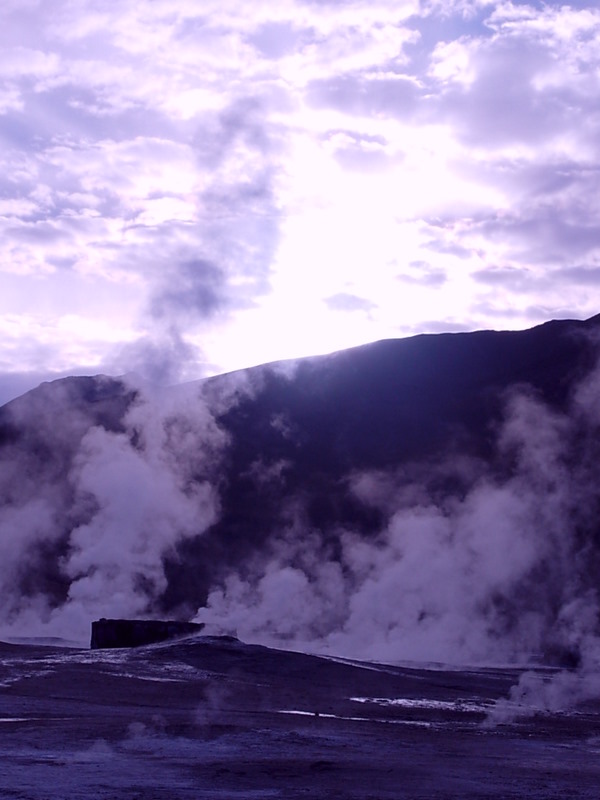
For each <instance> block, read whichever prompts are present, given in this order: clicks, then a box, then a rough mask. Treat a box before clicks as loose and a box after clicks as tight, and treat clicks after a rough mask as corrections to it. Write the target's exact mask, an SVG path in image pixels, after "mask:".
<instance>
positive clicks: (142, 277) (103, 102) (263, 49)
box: [0, 0, 600, 376]
mask: <svg viewBox="0 0 600 800" xmlns="http://www.w3.org/2000/svg"><path fill="white" fill-rule="evenodd" d="M0 13H1V14H2V22H3V25H2V30H3V32H2V34H0V36H3V37H4V38H5V44H6V46H5V47H4V48H3V50H2V66H3V69H2V78H1V79H0V114H1V115H2V125H1V126H0V136H1V137H2V141H3V143H4V147H3V149H2V155H1V156H0V173H1V175H2V178H0V232H1V233H2V237H1V242H2V244H1V245H0V270H2V275H3V276H5V275H7V274H10V275H16V276H19V277H18V283H19V285H20V287H21V288H20V292H19V294H20V296H21V298H22V299H21V300H20V301H19V309H18V311H15V310H14V306H13V305H12V299H11V300H9V299H5V298H0V316H5V315H8V314H9V313H13V314H17V315H18V316H19V317H20V323H21V324H20V326H19V327H20V329H21V331H22V336H23V339H22V342H23V350H22V355H21V356H19V350H18V348H17V349H15V350H14V351H13V350H11V360H10V364H9V369H10V370H11V371H14V372H17V371H20V372H26V371H28V370H34V369H37V366H36V365H34V364H32V363H30V361H29V360H28V355H27V354H28V341H29V340H30V339H31V337H33V336H36V335H37V332H38V331H39V329H40V327H43V328H44V331H45V333H44V345H46V344H47V345H48V353H49V354H52V355H49V358H50V359H51V363H50V364H49V368H50V369H51V370H62V368H63V365H64V363H66V362H69V363H70V364H71V368H72V369H73V370H76V369H77V368H78V367H79V366H81V364H83V363H85V364H90V365H95V367H96V368H97V369H105V368H107V367H108V366H109V365H110V364H112V363H113V362H114V361H115V359H118V358H119V354H121V356H123V355H124V354H126V353H130V354H131V356H132V359H134V361H135V363H136V364H138V363H139V353H140V352H142V351H143V350H144V347H145V346H146V345H147V343H148V342H149V341H155V340H164V341H165V342H166V343H167V344H166V347H165V350H168V348H169V346H170V345H168V341H169V335H170V334H169V333H168V332H169V331H170V330H173V331H176V336H177V337H179V339H180V340H181V341H184V342H185V344H186V346H187V347H188V353H189V358H190V359H191V360H190V362H189V363H188V365H187V367H186V369H185V370H184V372H185V374H186V375H188V376H191V375H193V374H194V370H196V373H195V374H196V375H200V374H202V371H203V369H204V364H205V363H206V362H210V363H212V364H215V365H216V368H217V369H221V370H224V369H232V368H235V367H240V366H244V364H246V363H256V362H259V361H261V360H266V359H267V358H269V357H270V355H269V354H270V353H271V352H272V351H271V350H269V348H268V347H267V345H266V343H265V342H266V341H267V339H268V337H265V336H264V334H263V333H262V331H264V328H265V327H267V323H265V321H264V320H265V313H266V312H265V308H266V307H267V306H268V307H269V308H275V307H277V308H279V309H281V312H280V316H281V317H282V318H285V319H290V318H292V317H294V316H298V318H301V319H305V318H307V317H309V316H311V317H313V318H314V317H315V313H314V311H315V308H316V307H322V306H324V304H325V308H326V307H327V306H326V302H325V301H326V299H327V298H330V297H334V296H336V295H339V294H343V293H344V292H345V291H346V290H347V286H348V285H349V284H348V274H349V273H351V274H352V281H351V284H352V286H353V287H356V289H355V291H356V295H357V296H359V297H365V296H367V297H368V298H369V301H371V302H373V303H374V305H375V306H376V307H377V308H378V313H377V314H375V313H374V314H372V315H371V317H370V318H369V320H365V325H364V331H365V333H364V338H380V337H381V336H393V335H396V334H397V333H398V322H397V320H398V317H399V316H400V317H401V318H402V319H403V320H405V324H404V327H403V329H402V330H408V329H409V328H410V329H411V330H412V329H418V330H426V326H427V325H428V324H429V322H428V321H430V320H431V319H432V318H433V319H436V317H439V316H441V315H442V313H443V314H444V315H445V316H447V317H448V318H450V317H452V318H453V319H455V320H461V321H462V323H463V324H464V325H466V326H467V327H468V328H471V329H472V328H474V327H481V326H486V325H487V324H488V323H489V319H486V317H485V310H486V308H487V306H486V303H485V302H483V301H482V299H481V297H480V292H481V291H482V285H484V280H485V276H486V275H487V274H488V273H487V272H486V270H490V269H491V268H492V266H493V265H498V266H501V267H502V268H503V269H504V268H506V269H514V270H522V271H523V274H524V275H525V277H524V279H523V280H522V281H515V282H514V283H510V282H508V281H507V282H505V283H503V287H504V289H503V291H504V292H505V297H502V298H501V301H502V305H504V306H505V307H506V308H511V307H515V306H516V307H518V308H519V309H521V310H520V311H519V313H518V314H516V315H514V314H510V313H507V314H506V315H505V317H504V321H505V323H506V324H508V325H510V326H511V327H519V326H521V327H523V326H524V325H526V324H527V323H528V321H529V318H528V317H527V314H526V309H527V308H532V307H537V308H546V309H557V308H559V307H563V306H568V307H569V308H572V309H575V310H576V311H577V313H578V315H579V316H582V317H585V316H589V315H590V314H591V313H593V311H594V310H595V309H594V308H593V303H594V299H593V298H592V297H590V296H589V294H588V295H586V294H585V293H584V292H582V291H581V289H582V286H583V285H584V284H583V283H582V282H581V281H586V280H588V279H589V280H591V277H590V276H589V275H588V276H586V277H584V276H583V274H582V273H577V272H576V271H574V272H571V273H569V272H568V270H577V269H578V268H579V267H581V266H582V265H586V266H589V268H590V269H593V268H594V267H595V264H596V262H597V260H598V256H599V253H598V250H599V243H598V237H597V235H596V234H595V230H596V224H595V221H596V219H597V201H596V194H597V192H596V185H597V171H598V169H597V162H598V144H597V143H598V115H597V113H596V105H597V103H596V98H597V95H598V79H597V71H598V70H597V67H598V63H599V59H600V52H599V50H598V47H597V40H598V36H597V35H596V34H597V32H598V29H599V27H600V17H599V15H598V12H597V10H596V9H595V8H594V7H593V5H592V4H590V3H587V4H586V3H570V4H567V5H564V4H563V5H559V4H555V3H547V4H545V5H544V4H541V5H540V4H523V3H512V2H504V3H492V2H483V1H482V2H479V1H478V0H456V1H455V2H454V1H453V2H445V3H442V2H437V1H436V2H434V1H433V0H431V1H430V0H428V1H427V2H417V0H406V2H397V0H378V2H376V3H369V4H368V8H367V5H366V4H365V3H364V2H349V3H337V2H336V3H334V2H332V3H326V4H323V3H321V4H320V5H319V4H318V3H317V4H316V3H312V2H301V1H300V0H285V2H282V3H280V4H278V6H277V9H276V10H273V8H272V7H269V5H268V4H265V3H262V2H259V3H254V4H253V6H252V9H251V11H249V10H248V8H247V7H246V6H243V5H242V4H241V3H239V2H232V3H228V4H225V5H224V4H222V3H218V2H216V0H209V2H207V3H204V4H203V6H202V9H201V10H199V9H198V6H197V4H195V3H193V2H191V1H190V0H184V1H183V2H180V3H178V4H177V8H175V9H174V8H173V6H172V5H169V4H168V3H166V2H164V1H163V0H159V2H148V1H147V0H143V1H142V2H135V3H134V2H132V0H125V2H123V3H121V4H119V8H118V10H117V9H116V8H115V7H114V6H113V5H111V4H110V3H108V2H99V3H90V2H87V1H86V2H80V3H77V4H75V5H73V4H71V3H68V2H66V0H57V2H56V3H54V4H53V6H52V11H49V10H48V9H47V8H46V7H45V6H44V4H35V3H23V4H21V5H18V4H14V3H10V4H9V3H7V4H5V5H3V8H2V10H1V12H0ZM434 221H437V222H439V223H441V224H434ZM434 227H435V231H433V230H432V228H434ZM398 253H401V254H402V258H403V260H404V261H405V262H407V263H408V262H410V261H427V262H430V263H431V264H432V270H433V271H432V273H431V276H432V277H431V278H428V279H425V278H424V277H423V279H421V276H419V278H418V280H415V281H413V280H412V278H413V277H414V278H417V276H416V274H415V273H414V272H413V271H409V272H407V273H406V274H405V277H404V278H401V279H400V280H401V281H402V289H403V291H402V295H401V297H400V296H399V295H400V293H399V292H398V283H397V282H395V279H394V276H393V275H390V268H389V265H390V263H391V262H392V261H393V260H394V259H397V258H398ZM458 259H460V261H461V262H463V263H462V264H459V263H458V261H457V260H458ZM340 263H343V264H344V265H345V269H344V270H341V269H339V267H338V265H339V264H340ZM191 265H196V266H195V267H192V266H191ZM209 265H210V266H209ZM366 265H368V267H367V266H366ZM549 266H550V267H552V269H559V268H560V269H561V270H563V271H562V272H561V273H560V275H562V278H560V277H559V273H558V272H557V273H556V276H557V281H556V282H555V284H554V285H553V284H552V282H551V281H549V280H544V279H543V275H544V273H545V272H546V270H547V268H548V267H549ZM307 270H308V271H309V272H310V274H311V275H314V276H320V278H319V279H318V280H317V279H316V278H315V277H311V278H310V280H309V279H307V277H306V276H307V274H308V273H307ZM367 270H368V275H369V284H370V288H369V292H368V293H367V292H366V290H365V289H364V288H363V284H364V282H365V281H366V278H365V277H364V276H365V275H366V274H367ZM436 270H439V271H436ZM442 273H444V274H445V276H446V280H445V281H444V282H443V284H442V279H441V275H442ZM74 274H75V275H76V277H73V275H74ZM403 274H404V273H403ZM434 275H435V276H437V277H435V278H434V277H433V276H434ZM578 275H579V279H578V277H577V276H578ZM361 276H362V277H361ZM482 276H483V280H482ZM568 276H570V279H569V278H568ZM530 278H531V280H530ZM300 282H303V284H304V290H303V291H302V292H300V293H299V292H292V291H290V289H289V287H290V286H294V285H299V283H300ZM83 283H87V289H88V291H87V295H88V297H89V298H90V299H89V301H88V303H86V302H84V301H83V300H82V294H81V291H80V287H81V285H82V284H83ZM41 285H43V286H44V287H45V288H46V290H48V296H49V297H52V298H53V302H52V303H50V302H48V303H47V304H46V306H43V307H42V306H39V304H38V298H39V295H40V293H41V292H40V289H39V287H40V286H41ZM488 285H489V284H488ZM559 285H560V290H559V289H557V287H558V286H559ZM50 286H52V287H53V289H52V290H50V289H49V287H50ZM513 286H514V287H516V288H515V292H516V293H515V294H513V293H512V292H513V289H512V287H513ZM428 288H430V289H431V290H432V291H431V293H429V292H428V291H427V290H428ZM440 289H441V290H442V291H443V293H444V295H445V304H444V305H445V309H446V310H444V311H442V309H441V306H440V303H441V300H440V298H439V297H438V295H440V294H441V292H440V291H439V290H440ZM110 294H112V302H109V300H108V296H109V295H110ZM30 296H31V297H32V298H35V301H36V303H35V305H36V308H37V309H38V310H36V311H34V309H33V306H34V303H33V301H32V303H31V304H30V307H28V308H24V306H26V305H27V304H26V303H25V300H24V299H23V298H25V299H26V298H27V297H30ZM512 301H514V302H512ZM401 302H402V303H403V305H402V307H400V306H399V304H400V303H401ZM490 307H491V308H492V312H493V313H492V315H491V316H490V319H492V318H493V320H494V321H497V322H498V324H501V322H502V318H500V317H497V316H495V315H494V313H495V311H494V305H493V303H491V304H490ZM65 318H68V319H70V320H73V319H75V318H78V319H90V320H91V324H92V325H93V326H94V329H95V331H96V332H97V334H98V335H96V336H95V337H94V338H93V339H92V337H90V336H89V335H88V334H87V333H86V330H85V327H84V325H83V324H82V325H81V327H80V329H79V330H76V329H75V328H74V327H71V331H70V332H71V337H70V341H71V346H70V347H69V344H68V343H66V342H65V339H64V337H63V333H62V326H63V325H64V324H65V322H64V320H65ZM159 318H160V321H159V322H157V320H158V319H159ZM320 320H321V321H320V322H319V336H320V337H322V339H323V341H328V340H329V333H328V330H330V328H331V324H330V322H331V321H330V320H328V318H327V316H326V314H325V313H323V314H322V315H321V317H320ZM367 322H368V325H367ZM103 323H104V324H103ZM157 324H158V325H159V327H160V328H161V330H160V331H158V332H157V331H156V330H155V326H156V325H157ZM270 324H271V322H269V323H268V325H270ZM101 330H103V331H104V332H103V333H102V335H100V331H101ZM116 331H118V332H119V337H118V339H119V340H118V341H116V342H115V341H114V339H115V332H116ZM368 331H371V333H370V334H369V333H368ZM221 333H223V334H224V335H223V336H220V334H221ZM225 333H226V335H225ZM356 335H357V334H356V331H354V333H353V336H354V338H352V337H351V334H350V332H348V333H347V340H348V342H349V343H350V342H351V343H355V338H356ZM298 338H299V335H295V338H294V336H292V334H291V333H289V339H288V341H289V345H288V346H289V347H293V354H294V355H295V354H297V352H298V345H297V339H298ZM318 338H319V337H318V336H317V335H316V334H315V335H314V336H312V337H311V338H310V340H308V339H307V340H306V342H307V344H306V347H307V348H308V347H310V349H315V347H316V348H317V349H318V345H314V344H310V345H309V341H310V342H311V343H312V342H313V341H315V340H317V339H318ZM339 338H341V333H340V336H339V337H338V339H339ZM280 339H281V342H282V345H281V346H282V347H283V340H284V339H285V336H284V333H283V330H282V331H281V332H280ZM75 340H77V346H76V347H75V346H73V342H74V341H75ZM136 340H139V344H140V346H139V347H138V348H137V349H136V348H135V347H133V346H132V345H133V344H134V343H135V341H136ZM225 340H226V341H228V342H240V341H241V340H243V342H244V347H243V348H242V347H239V346H233V345H229V346H228V348H227V351H225V347H224V346H223V345H222V344H221V345H218V344H217V343H218V342H221V343H222V342H223V341H225ZM209 351H210V352H209ZM202 352H204V355H202V354H201V353H202ZM195 359H196V360H195ZM198 359H199V360H198ZM132 366H133V362H132ZM172 372H173V371H172ZM165 374H166V373H165Z"/></svg>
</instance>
